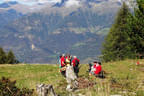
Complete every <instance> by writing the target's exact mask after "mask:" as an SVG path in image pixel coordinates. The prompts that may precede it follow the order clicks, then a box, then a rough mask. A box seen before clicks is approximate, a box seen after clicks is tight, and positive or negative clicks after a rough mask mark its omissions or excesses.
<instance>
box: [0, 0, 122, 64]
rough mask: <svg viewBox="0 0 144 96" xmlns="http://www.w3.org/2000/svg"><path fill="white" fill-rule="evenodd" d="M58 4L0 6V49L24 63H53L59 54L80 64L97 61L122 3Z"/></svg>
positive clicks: (79, 0)
mask: <svg viewBox="0 0 144 96" xmlns="http://www.w3.org/2000/svg"><path fill="white" fill-rule="evenodd" d="M14 1H15V0H14ZM16 1H17V0H16ZM60 1H61V2H58V1H57V0H56V1H53V2H52V1H51V0H45V1H44V2H42V1H37V2H36V1H35V2H34V3H30V4H32V5H28V4H29V3H28V1H27V2H24V1H23V2H20V1H17V2H11V3H12V5H11V3H10V2H7V3H3V4H1V6H2V8H0V19H2V21H0V27H1V28H0V42H1V43H0V46H2V47H3V48H4V49H5V50H6V51H8V50H10V49H11V50H13V51H14V53H15V54H16V57H17V58H18V59H19V60H20V61H21V62H27V63H56V61H55V60H56V58H57V57H58V56H59V54H62V53H70V54H72V55H77V56H78V57H80V59H81V61H85V60H86V59H87V57H90V58H97V56H99V55H100V54H101V44H102V42H103V40H104V37H105V36H106V35H107V33H108V31H109V28H110V26H111V24H112V23H113V18H114V17H115V14H116V13H117V10H118V9H119V7H120V6H121V2H120V1H117V0H116V1H113V0H74V1H73V0H60ZM29 2H31V1H29ZM32 2H33V1H32ZM13 3H14V4H13ZM3 6H5V7H3ZM34 9H35V10H34ZM9 12H10V13H9ZM9 16H11V17H9ZM86 54H87V55H86Z"/></svg>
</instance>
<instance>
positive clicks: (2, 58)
mask: <svg viewBox="0 0 144 96" xmlns="http://www.w3.org/2000/svg"><path fill="white" fill-rule="evenodd" d="M5 63H6V53H5V52H4V50H3V48H1V47H0V64H5Z"/></svg>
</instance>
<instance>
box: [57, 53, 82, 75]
mask: <svg viewBox="0 0 144 96" xmlns="http://www.w3.org/2000/svg"><path fill="white" fill-rule="evenodd" d="M59 64H60V66H59V67H60V72H61V74H62V75H63V76H64V77H66V67H67V66H70V65H71V66H73V69H74V72H75V74H76V76H78V72H79V64H80V60H79V59H78V58H77V56H71V55H69V54H67V55H65V54H62V55H61V56H60V57H59Z"/></svg>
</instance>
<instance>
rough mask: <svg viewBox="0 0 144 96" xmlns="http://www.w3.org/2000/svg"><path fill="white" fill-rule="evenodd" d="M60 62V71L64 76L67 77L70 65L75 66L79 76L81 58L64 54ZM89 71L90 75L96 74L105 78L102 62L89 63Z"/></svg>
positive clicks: (75, 71)
mask: <svg viewBox="0 0 144 96" xmlns="http://www.w3.org/2000/svg"><path fill="white" fill-rule="evenodd" d="M59 64H60V72H61V74H62V75H63V76H64V77H66V67H67V66H69V65H71V66H73V69H74V73H75V74H76V76H78V73H79V64H80V60H79V59H78V58H77V56H71V55H69V54H67V55H65V54H62V55H61V56H60V58H59ZM88 72H89V75H90V76H91V75H94V76H96V77H102V78H103V72H102V66H101V62H98V61H94V62H92V63H89V70H88Z"/></svg>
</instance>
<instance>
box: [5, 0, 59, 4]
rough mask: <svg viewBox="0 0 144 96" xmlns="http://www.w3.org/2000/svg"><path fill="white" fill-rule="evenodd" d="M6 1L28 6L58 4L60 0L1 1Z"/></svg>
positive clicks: (6, 0)
mask: <svg viewBox="0 0 144 96" xmlns="http://www.w3.org/2000/svg"><path fill="white" fill-rule="evenodd" d="M8 1H17V2H19V3H22V4H28V5H33V4H37V3H58V2H61V0H3V2H8Z"/></svg>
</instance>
